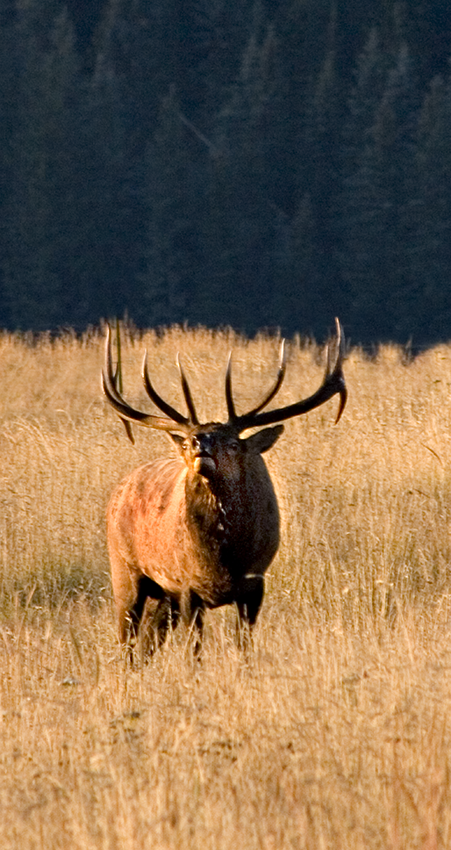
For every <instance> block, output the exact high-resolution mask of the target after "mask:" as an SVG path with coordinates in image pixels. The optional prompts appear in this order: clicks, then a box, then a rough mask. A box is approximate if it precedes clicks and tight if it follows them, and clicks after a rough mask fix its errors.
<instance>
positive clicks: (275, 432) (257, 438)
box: [244, 425, 283, 455]
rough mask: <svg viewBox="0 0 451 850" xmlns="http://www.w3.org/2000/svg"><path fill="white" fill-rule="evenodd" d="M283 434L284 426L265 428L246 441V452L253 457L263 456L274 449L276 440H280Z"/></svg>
mask: <svg viewBox="0 0 451 850" xmlns="http://www.w3.org/2000/svg"><path fill="white" fill-rule="evenodd" d="M282 432H283V425H276V426H275V427H274V428H264V429H263V431H257V433H256V434H252V436H251V437H248V438H247V440H244V443H245V446H246V451H248V452H250V453H251V454H253V455H261V454H263V452H267V451H268V449H270V448H272V446H273V445H274V443H275V442H276V440H278V439H279V437H280V435H281V433H282Z"/></svg>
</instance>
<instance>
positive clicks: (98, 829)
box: [0, 329, 451, 850]
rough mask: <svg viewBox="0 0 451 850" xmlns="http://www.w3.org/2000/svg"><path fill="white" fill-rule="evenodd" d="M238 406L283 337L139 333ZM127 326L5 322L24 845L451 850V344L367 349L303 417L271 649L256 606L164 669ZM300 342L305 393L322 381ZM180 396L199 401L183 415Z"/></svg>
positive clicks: (144, 453)
mask: <svg viewBox="0 0 451 850" xmlns="http://www.w3.org/2000/svg"><path fill="white" fill-rule="evenodd" d="M231 345H233V346H234V348H235V356H234V386H235V388H236V390H235V393H236V397H237V400H238V404H239V409H243V408H245V407H246V406H248V405H249V406H250V404H251V403H252V401H253V400H255V399H256V398H258V396H259V394H260V393H261V392H262V391H263V388H264V387H265V386H267V382H268V372H269V369H270V367H271V368H272V369H275V368H276V360H277V346H276V344H275V342H274V340H268V339H266V338H264V337H262V338H259V339H257V340H254V341H252V342H247V341H244V340H241V339H239V338H235V337H234V336H233V334H231V333H230V334H212V333H210V332H207V331H204V330H197V331H193V332H182V331H181V330H179V329H174V330H171V331H168V332H167V333H166V334H165V335H164V336H162V337H160V338H157V337H156V336H155V335H153V334H151V333H147V334H145V335H144V338H143V339H138V338H134V337H133V335H132V334H129V335H128V336H126V337H125V339H124V349H123V357H124V379H125V386H126V394H127V396H128V397H129V398H130V399H131V400H132V401H134V402H136V403H137V404H143V405H144V398H143V396H142V393H141V388H140V379H139V372H140V365H139V364H140V359H141V353H142V349H143V348H144V346H147V348H148V350H149V362H150V370H151V374H152V375H153V376H154V377H155V383H156V385H157V387H159V388H160V389H161V391H162V393H163V394H164V395H165V396H167V397H168V398H169V400H172V401H173V402H174V403H176V404H180V400H179V399H180V393H179V388H178V377H177V372H176V367H175V365H174V361H175V353H176V351H177V350H180V351H181V353H182V355H183V358H184V364H185V365H186V368H187V371H188V372H189V374H190V377H191V382H192V387H193V392H194V394H195V398H196V400H199V412H200V413H201V415H202V417H203V418H206V419H207V418H208V419H210V418H222V417H223V416H224V409H225V404H224V398H223V396H224V390H223V379H224V368H225V362H226V357H227V352H228V350H229V348H230V346H231ZM102 354H103V351H102V340H101V338H100V337H99V336H98V335H96V334H91V335H87V336H86V337H85V338H84V339H83V340H77V339H75V338H72V337H70V336H67V337H65V338H61V339H58V340H56V341H51V340H50V339H41V340H39V341H38V342H33V341H32V340H27V339H21V338H20V337H19V336H15V335H9V336H8V335H3V336H2V337H0V373H1V376H2V378H1V379H2V396H1V399H0V429H1V438H0V504H1V511H0V581H1V591H2V595H1V601H0V643H1V651H0V652H1V654H0V811H1V814H2V818H1V829H2V831H1V840H0V844H1V847H2V849H3V848H4V850H13V848H14V850H16V848H19V847H20V848H24V850H28V848H30V850H31V849H33V850H37V849H39V850H40V848H42V850H44V848H45V850H57V848H58V850H59V848H61V850H63V848H64V850H66V848H68V847H70V848H71V850H91V848H92V850H100V848H101V850H114V848H118V850H119V848H120V850H147V849H148V850H160V848H161V850H172V848H184V850H185V848H187V849H188V850H191V848H192V850H198V848H199V847H205V848H208V850H229V848H234V849H235V848H236V847H240V848H242V850H251V848H252V850H261V848H263V850H286V848H290V850H291V848H296V850H297V848H300V850H304V848H305V850H319V849H321V848H331V850H332V848H333V850H341V849H342V850H348V848H353V850H354V848H356V850H360V848H362V850H363V848H371V850H372V848H384V850H385V848H387V850H414V849H415V848H419V850H437V848H449V847H450V846H451V805H450V802H451V800H450V791H449V784H450V775H449V774H450V758H449V756H450V740H451V723H450V709H451V636H450V634H449V631H450V629H449V626H450V623H451V593H450V591H451V582H450V577H449V565H450V563H451V551H450V536H449V529H450V510H451V483H450V474H449V470H450V468H451V393H450V385H451V347H450V346H441V347H437V348H435V349H433V350H431V351H428V352H425V353H424V354H423V355H422V356H421V357H418V358H417V359H415V360H414V361H412V362H405V358H404V357H403V352H402V351H400V350H399V349H397V348H395V347H389V346H386V347H384V348H382V349H381V350H380V352H379V354H378V355H377V357H375V358H374V359H371V360H370V359H367V358H365V357H364V356H363V354H362V353H361V352H359V351H358V350H354V351H352V352H350V354H349V357H348V359H347V362H346V364H345V372H346V378H347V383H348V387H349V392H350V398H349V402H348V406H347V408H346V411H345V414H344V416H343V418H342V420H341V422H340V424H339V425H338V427H336V428H334V427H333V420H334V413H335V410H336V406H337V402H336V401H335V402H330V403H329V404H327V405H326V406H324V407H323V408H321V409H320V410H318V411H315V412H312V413H311V414H309V415H308V416H306V417H302V418H300V419H298V420H296V421H292V422H290V423H287V425H286V432H285V435H284V436H283V437H282V438H281V440H280V441H279V443H278V444H277V446H276V447H275V448H274V450H273V451H272V452H270V453H269V455H267V456H266V457H267V460H268V464H269V466H270V469H271V472H272V475H273V478H274V480H275V484H276V488H277V492H278V495H279V501H280V506H281V511H282V545H281V548H280V551H279V555H278V557H277V559H276V561H275V562H274V564H273V566H272V567H271V570H270V574H269V578H268V583H267V595H266V599H265V603H264V606H263V609H262V612H261V616H260V620H259V624H258V626H257V630H256V639H255V651H254V653H253V655H252V657H251V658H250V659H249V661H248V662H246V661H245V660H244V659H243V658H242V657H241V656H240V654H239V652H238V651H237V650H236V648H235V646H234V643H233V638H232V631H233V630H232V616H231V612H230V611H227V610H225V609H224V610H222V611H218V612H212V613H211V614H209V616H208V618H207V624H208V628H207V635H206V643H205V652H204V657H203V661H202V663H201V664H200V665H196V664H194V663H193V661H192V659H191V658H190V656H189V653H186V652H185V638H186V635H184V633H183V631H180V632H176V633H175V635H174V636H173V638H172V640H171V641H170V642H169V644H168V645H167V646H166V647H165V648H164V650H163V651H161V652H160V653H159V654H157V655H156V656H155V658H154V659H153V660H152V662H151V663H150V664H149V665H147V666H146V667H144V668H143V669H138V670H135V671H131V670H130V669H127V667H126V666H124V663H123V661H122V659H121V655H120V652H119V649H118V646H117V643H116V636H115V624H114V612H113V607H112V601H111V592H110V584H109V576H108V561H107V556H106V550H105V537H104V520H103V517H104V510H105V506H106V503H107V500H108V496H109V493H110V492H111V490H112V489H113V486H114V485H115V484H116V483H117V482H118V481H119V480H120V478H121V477H122V476H123V475H125V474H126V472H127V471H129V470H130V469H131V468H133V467H134V466H136V465H137V464H138V463H139V462H141V461H143V460H144V459H147V458H149V457H156V456H158V455H159V454H161V453H162V452H166V451H167V450H168V449H169V443H168V442H167V438H165V437H164V436H162V435H160V434H157V433H152V432H147V431H144V429H142V430H141V431H140V432H139V434H137V445H136V448H133V447H132V446H131V445H129V444H128V443H127V440H126V437H125V433H123V429H122V426H121V424H120V422H119V421H118V420H117V419H116V418H115V417H114V415H113V413H112V412H111V411H110V410H109V409H106V406H105V405H104V403H103V401H102V398H101V395H100V390H99V370H100V365H101V361H102ZM320 375H321V367H320V351H319V349H317V348H316V347H315V346H313V345H310V346H306V347H299V345H296V344H293V345H292V346H291V347H290V350H289V365H288V374H287V378H286V385H285V386H284V389H283V393H282V397H283V399H284V400H285V401H288V400H293V399H294V398H298V397H300V396H305V395H307V394H308V393H309V392H310V391H311V390H313V389H314V388H315V386H316V385H317V383H318V381H319V380H320ZM180 406H181V405H180Z"/></svg>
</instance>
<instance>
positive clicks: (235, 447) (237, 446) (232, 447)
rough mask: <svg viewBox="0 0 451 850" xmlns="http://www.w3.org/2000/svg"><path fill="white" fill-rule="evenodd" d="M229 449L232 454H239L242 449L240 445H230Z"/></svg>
mask: <svg viewBox="0 0 451 850" xmlns="http://www.w3.org/2000/svg"><path fill="white" fill-rule="evenodd" d="M229 448H230V450H231V451H232V452H237V451H238V449H239V448H240V445H239V443H230V445H229Z"/></svg>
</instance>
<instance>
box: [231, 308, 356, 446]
mask: <svg viewBox="0 0 451 850" xmlns="http://www.w3.org/2000/svg"><path fill="white" fill-rule="evenodd" d="M335 325H336V329H337V339H336V347H337V357H336V361H335V365H334V368H333V369H332V370H331V362H330V354H327V358H326V359H327V363H326V372H325V375H324V378H323V382H322V384H321V386H320V388H319V389H318V390H317V391H316V392H315V393H313V395H312V396H309V397H308V398H306V399H303V400H302V401H298V402H295V403H294V404H289V405H287V406H286V407H281V408H279V409H277V410H268V411H266V412H264V413H260V412H259V411H260V410H261V407H259V408H257V409H256V411H251V412H250V413H246V414H244V415H243V416H238V417H237V418H236V420H235V425H236V426H237V428H238V429H239V431H240V432H241V431H245V430H246V429H247V428H254V427H259V426H262V425H272V424H274V423H275V422H283V421H284V420H286V419H291V418H292V417H293V416H301V415H302V414H303V413H308V412H309V411H310V410H314V408H315V407H319V406H320V405H321V404H324V403H325V402H326V401H328V400H329V399H330V398H332V396H334V395H336V394H337V393H338V394H339V395H340V407H339V411H338V415H337V419H336V422H338V420H339V419H340V416H341V414H342V412H343V410H344V407H345V404H346V399H347V390H346V385H345V381H344V377H343V371H342V365H343V357H344V352H345V340H344V334H343V331H342V328H341V325H340V322H339V321H338V319H335ZM282 377H283V376H282ZM280 383H281V380H280ZM276 384H277V381H276ZM272 397H273V396H272V395H271V394H270V398H272ZM265 403H268V401H267V400H266V399H265Z"/></svg>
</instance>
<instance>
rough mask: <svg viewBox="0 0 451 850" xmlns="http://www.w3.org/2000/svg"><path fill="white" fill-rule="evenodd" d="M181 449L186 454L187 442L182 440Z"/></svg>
mask: <svg viewBox="0 0 451 850" xmlns="http://www.w3.org/2000/svg"><path fill="white" fill-rule="evenodd" d="M182 449H183V451H184V452H187V451H188V449H189V440H184V441H183V443H182Z"/></svg>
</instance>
